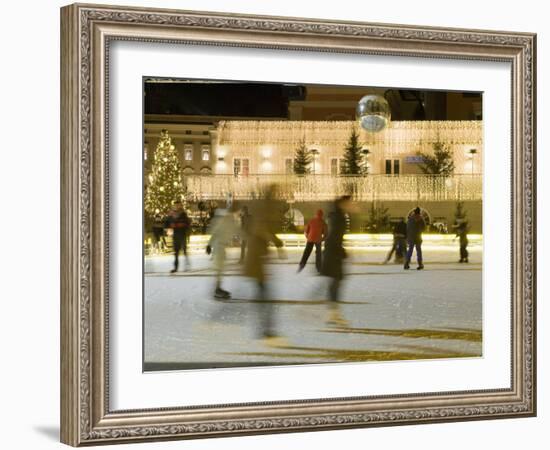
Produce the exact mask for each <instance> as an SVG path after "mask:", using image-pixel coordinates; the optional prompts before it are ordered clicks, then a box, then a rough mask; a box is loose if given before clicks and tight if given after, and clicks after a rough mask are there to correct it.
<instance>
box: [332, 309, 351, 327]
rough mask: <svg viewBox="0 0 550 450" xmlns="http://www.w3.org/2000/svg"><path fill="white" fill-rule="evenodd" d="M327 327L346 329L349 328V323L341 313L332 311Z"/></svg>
mask: <svg viewBox="0 0 550 450" xmlns="http://www.w3.org/2000/svg"><path fill="white" fill-rule="evenodd" d="M327 325H328V326H332V327H338V328H346V327H348V326H349V322H348V321H347V320H346V319H344V318H343V317H342V314H340V312H338V311H332V312H331V313H330V315H329V318H328V320H327Z"/></svg>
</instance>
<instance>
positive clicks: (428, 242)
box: [145, 233, 483, 254]
mask: <svg viewBox="0 0 550 450" xmlns="http://www.w3.org/2000/svg"><path fill="white" fill-rule="evenodd" d="M277 237H278V238H279V239H281V240H282V241H283V244H284V246H285V247H286V248H301V247H304V246H305V245H306V238H305V236H304V235H303V234H290V233H281V234H277ZM209 239H210V236H209V235H206V234H203V235H197V234H194V235H192V236H190V239H189V242H188V247H187V248H188V250H189V252H191V253H204V251H205V249H206V246H207V244H208V241H209ZM167 240H168V245H169V247H171V242H170V241H171V239H167ZM422 240H423V247H424V248H425V249H430V250H437V249H442V250H445V249H449V248H455V247H458V245H459V241H458V238H457V237H455V235H454V234H424V235H423V236H422ZM392 242H393V236H392V235H391V234H389V233H388V234H369V233H352V234H345V235H344V247H346V248H355V249H376V248H389V247H391V245H392ZM468 242H469V243H468V248H469V249H481V248H482V246H483V235H482V234H468ZM150 245H151V239H150V238H148V239H146V241H145V250H146V254H148V249H149V247H150ZM238 246H239V243H238V241H237V240H236V241H235V243H234V245H232V247H238ZM168 250H169V249H168Z"/></svg>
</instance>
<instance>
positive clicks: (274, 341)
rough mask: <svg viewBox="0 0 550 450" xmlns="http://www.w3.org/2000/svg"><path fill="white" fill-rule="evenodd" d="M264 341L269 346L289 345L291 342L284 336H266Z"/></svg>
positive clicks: (263, 338)
mask: <svg viewBox="0 0 550 450" xmlns="http://www.w3.org/2000/svg"><path fill="white" fill-rule="evenodd" d="M262 343H263V344H264V345H266V346H267V347H273V348H281V347H288V345H289V342H288V341H287V340H286V339H285V338H284V337H283V336H275V335H273V336H264V337H262Z"/></svg>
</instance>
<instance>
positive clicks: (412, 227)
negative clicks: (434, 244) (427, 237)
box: [404, 207, 426, 270]
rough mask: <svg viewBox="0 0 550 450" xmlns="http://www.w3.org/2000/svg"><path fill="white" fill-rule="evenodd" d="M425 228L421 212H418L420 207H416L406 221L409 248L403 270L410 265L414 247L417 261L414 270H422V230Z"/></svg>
mask: <svg viewBox="0 0 550 450" xmlns="http://www.w3.org/2000/svg"><path fill="white" fill-rule="evenodd" d="M425 228H426V222H424V219H423V218H422V214H420V208H419V207H416V208H415V210H414V212H413V214H411V216H410V217H409V220H408V221H407V244H408V246H409V249H408V250H407V258H406V260H405V266H404V269H405V270H407V269H409V267H410V263H411V258H412V254H413V251H414V249H416V260H417V261H418V267H417V268H416V270H422V269H423V268H424V264H423V261H422V232H423V231H424V229H425Z"/></svg>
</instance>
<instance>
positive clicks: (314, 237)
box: [298, 209, 328, 273]
mask: <svg viewBox="0 0 550 450" xmlns="http://www.w3.org/2000/svg"><path fill="white" fill-rule="evenodd" d="M327 231H328V227H327V224H326V222H325V221H324V220H323V210H322V209H320V210H318V211H317V214H316V216H315V217H314V218H313V219H311V220H310V221H309V222H308V223H307V225H306V228H305V230H304V234H305V236H306V248H305V249H304V253H303V255H302V259H301V260H300V264H299V266H298V272H301V271H302V270H303V269H304V267H305V266H306V264H307V260H308V259H309V255H311V251H312V250H313V247H315V267H316V268H317V272H319V273H320V272H321V269H322V266H321V262H322V260H323V257H322V253H321V243H322V242H323V240H324V239H325V238H326V236H327Z"/></svg>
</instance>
